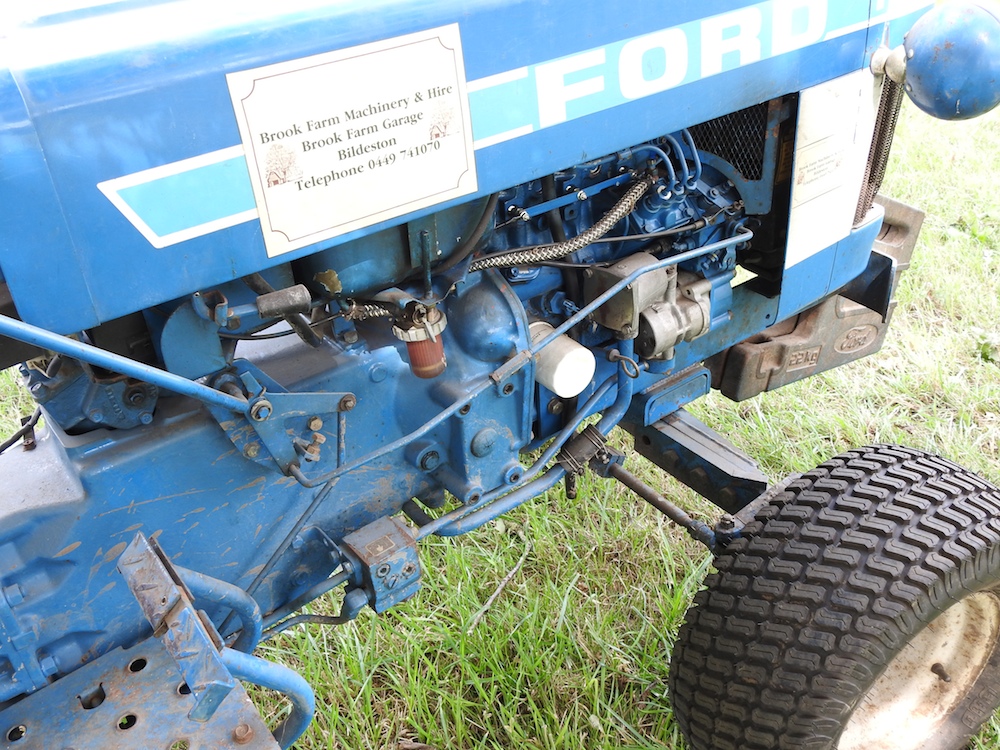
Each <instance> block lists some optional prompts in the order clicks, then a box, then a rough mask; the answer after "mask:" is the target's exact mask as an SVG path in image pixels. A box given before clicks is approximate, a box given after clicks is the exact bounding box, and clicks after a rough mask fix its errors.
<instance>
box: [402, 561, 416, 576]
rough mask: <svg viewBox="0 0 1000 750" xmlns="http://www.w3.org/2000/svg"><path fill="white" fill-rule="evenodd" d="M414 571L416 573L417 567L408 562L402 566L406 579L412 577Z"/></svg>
mask: <svg viewBox="0 0 1000 750" xmlns="http://www.w3.org/2000/svg"><path fill="white" fill-rule="evenodd" d="M416 571H417V566H416V565H414V564H413V563H411V562H408V563H406V565H404V566H403V575H404V576H406V577H407V578H409V577H410V576H412V575H413V574H414V573H415V572H416Z"/></svg>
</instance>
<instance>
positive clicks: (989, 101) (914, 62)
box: [904, 2, 1000, 120]
mask: <svg viewBox="0 0 1000 750" xmlns="http://www.w3.org/2000/svg"><path fill="white" fill-rule="evenodd" d="M904 47H905V49H906V83H905V88H906V93H907V94H908V95H909V97H910V100H911V101H912V102H913V103H914V104H916V105H917V106H918V107H920V109H922V110H923V111H924V112H926V113H927V114H929V115H933V116H934V117H940V118H941V119H944V120H968V119H970V118H972V117H978V116H979V115H981V114H984V113H986V112H989V111H990V110H991V109H993V108H994V107H995V106H997V104H998V103H1000V6H998V5H997V4H996V3H991V2H983V3H961V4H959V3H946V4H943V5H939V6H938V7H936V8H934V10H932V11H931V12H929V13H927V15H925V16H924V17H923V18H921V19H920V20H919V21H917V23H916V24H914V26H913V28H912V29H911V30H910V32H909V33H908V34H907V35H906V42H905V43H904Z"/></svg>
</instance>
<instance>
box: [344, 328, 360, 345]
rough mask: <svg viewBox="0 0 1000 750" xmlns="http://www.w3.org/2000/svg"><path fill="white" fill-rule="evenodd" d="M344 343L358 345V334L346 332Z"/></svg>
mask: <svg viewBox="0 0 1000 750" xmlns="http://www.w3.org/2000/svg"><path fill="white" fill-rule="evenodd" d="M344 343H345V344H356V343H358V332H357V331H353V330H351V331H344Z"/></svg>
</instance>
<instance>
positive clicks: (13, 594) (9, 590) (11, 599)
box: [3, 583, 24, 607]
mask: <svg viewBox="0 0 1000 750" xmlns="http://www.w3.org/2000/svg"><path fill="white" fill-rule="evenodd" d="M3 595H4V597H5V598H6V599H7V603H8V604H9V605H10V606H12V607H16V606H17V605H18V604H20V603H21V602H23V601H24V589H22V588H21V587H20V586H19V585H18V584H16V583H15V584H13V585H11V586H5V587H4V590H3Z"/></svg>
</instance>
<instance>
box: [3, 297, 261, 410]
mask: <svg viewBox="0 0 1000 750" xmlns="http://www.w3.org/2000/svg"><path fill="white" fill-rule="evenodd" d="M0 335H2V336H9V337H11V338H14V339H17V340H18V341H25V342H27V343H30V344H35V345H36V346H39V347H41V348H43V349H48V350H50V351H53V352H56V353H57V354H63V355H65V356H67V357H70V358H73V359H78V360H80V361H82V362H87V363H89V364H92V365H97V366H98V367H103V368H104V369H106V370H110V371H111V372H120V373H121V374H122V375H128V376H129V377H130V378H135V379H136V380H141V381H143V382H145V383H151V384H153V385H155V386H158V387H159V388H163V389H165V390H169V391H174V392H175V393H180V394H182V395H184V396H190V397H191V398H196V399H198V400H200V401H204V402H205V403H206V404H215V405H216V406H219V407H221V408H223V409H227V410H228V411H231V412H237V413H240V414H242V413H244V412H246V411H247V410H248V409H249V405H248V404H247V402H246V399H240V398H236V397H234V396H229V395H227V394H225V393H221V392H220V391H217V390H215V389H214V388H209V387H208V386H204V385H201V384H200V383H196V382H194V381H191V380H188V379H187V378H184V377H181V376H179V375H174V374H172V373H169V372H166V371H164V370H160V369H158V368H156V367H150V366H149V365H144V364H143V363H141V362H137V361H135V360H134V359H129V358H127V357H123V356H121V355H118V354H114V353H112V352H108V351H105V350H103V349H98V348H97V347H95V346H91V345H89V344H85V343H83V342H81V341H76V340H74V339H70V338H66V337H65V336H60V335H58V334H55V333H52V332H51V331H47V330H45V329H43V328H38V327H37V326H33V325H29V324H28V323H22V322H21V321H20V320H15V319H14V318H10V317H8V316H6V315H0Z"/></svg>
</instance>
